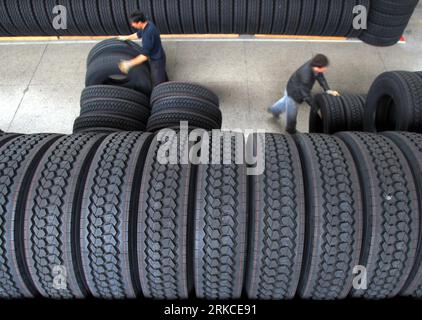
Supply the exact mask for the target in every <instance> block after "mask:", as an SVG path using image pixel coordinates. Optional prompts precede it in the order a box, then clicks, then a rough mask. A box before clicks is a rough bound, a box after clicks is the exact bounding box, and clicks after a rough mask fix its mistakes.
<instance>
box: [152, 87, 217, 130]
mask: <svg viewBox="0 0 422 320" xmlns="http://www.w3.org/2000/svg"><path fill="white" fill-rule="evenodd" d="M181 122H187V125H188V126H189V128H191V129H194V128H201V129H205V130H212V129H221V124H222V115H221V110H220V108H219V99H218V97H217V95H216V94H215V93H214V92H212V91H211V90H209V89H207V88H205V87H203V86H201V85H198V84H194V83H186V82H176V81H171V82H166V83H162V84H160V85H158V86H156V87H155V88H154V90H153V92H152V95H151V116H150V118H149V120H148V125H147V131H149V132H155V131H158V130H161V129H165V128H173V127H179V126H180V125H181Z"/></svg>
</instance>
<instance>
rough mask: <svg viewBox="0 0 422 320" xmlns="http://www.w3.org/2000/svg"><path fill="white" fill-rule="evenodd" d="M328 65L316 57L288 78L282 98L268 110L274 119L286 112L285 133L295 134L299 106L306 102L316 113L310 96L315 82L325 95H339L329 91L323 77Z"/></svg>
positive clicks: (322, 56)
mask: <svg viewBox="0 0 422 320" xmlns="http://www.w3.org/2000/svg"><path fill="white" fill-rule="evenodd" d="M328 65H329V61H328V58H327V57H326V56H324V55H322V54H318V55H316V56H315V57H314V58H312V59H311V60H310V61H308V62H307V63H305V64H304V65H303V66H302V67H300V68H299V69H298V70H297V71H296V72H295V73H294V74H293V76H292V77H291V78H290V80H289V82H288V83H287V89H286V91H285V93H284V97H283V98H281V99H280V100H279V101H277V102H276V103H275V104H274V105H273V106H272V107H270V108H269V109H268V111H269V112H271V113H272V114H273V115H274V116H275V117H276V118H278V117H280V115H281V114H282V113H284V112H286V114H287V116H286V118H287V120H286V131H287V132H288V133H292V134H293V133H296V122H297V113H298V107H299V104H301V103H303V102H306V103H307V104H308V105H309V106H310V107H311V110H312V112H316V108H315V105H314V102H313V99H312V95H311V91H312V88H313V86H314V84H315V81H318V83H319V84H320V85H321V87H322V88H323V89H324V91H325V92H326V93H328V94H331V95H334V96H338V95H339V93H338V92H337V91H333V90H330V87H329V86H328V83H327V80H326V79H325V77H324V72H326V71H327V68H328Z"/></svg>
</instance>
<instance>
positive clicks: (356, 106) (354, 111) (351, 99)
mask: <svg viewBox="0 0 422 320" xmlns="http://www.w3.org/2000/svg"><path fill="white" fill-rule="evenodd" d="M340 99H341V100H342V102H343V106H344V111H345V115H346V123H347V125H346V130H344V131H363V113H364V110H365V101H366V97H365V96H363V95H352V94H350V95H348V94H345V95H341V96H340Z"/></svg>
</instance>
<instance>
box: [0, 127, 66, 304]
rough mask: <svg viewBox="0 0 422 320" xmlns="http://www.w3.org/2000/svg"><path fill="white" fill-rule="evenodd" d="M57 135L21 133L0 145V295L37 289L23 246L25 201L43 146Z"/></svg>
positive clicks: (13, 295)
mask: <svg viewBox="0 0 422 320" xmlns="http://www.w3.org/2000/svg"><path fill="white" fill-rule="evenodd" d="M59 137H60V136H59V135H51V134H37V135H22V136H18V137H15V138H14V139H12V140H9V141H8V142H7V143H6V144H4V145H3V146H2V147H1V148H0V177H1V178H0V190H1V191H2V192H1V193H0V203H1V205H0V217H1V218H0V268H1V281H0V297H1V298H3V299H4V298H7V299H12V298H30V297H34V296H37V295H38V291H37V289H36V287H35V285H34V283H33V281H32V279H31V277H30V273H29V270H28V266H27V264H26V260H25V250H24V248H23V243H24V239H25V237H26V235H27V232H26V231H25V228H24V215H25V204H26V201H27V196H28V189H29V185H30V183H31V179H32V176H33V171H34V170H35V168H36V166H37V165H38V163H39V161H40V159H41V157H42V156H43V154H44V152H45V151H46V149H47V148H48V147H49V146H50V145H51V144H52V143H54V141H55V140H57V139H58V138H59Z"/></svg>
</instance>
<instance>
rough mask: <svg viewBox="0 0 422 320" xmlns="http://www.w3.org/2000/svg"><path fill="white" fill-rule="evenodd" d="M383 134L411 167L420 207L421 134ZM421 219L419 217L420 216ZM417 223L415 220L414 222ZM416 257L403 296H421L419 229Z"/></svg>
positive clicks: (421, 191) (420, 233) (421, 232)
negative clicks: (395, 146)
mask: <svg viewBox="0 0 422 320" xmlns="http://www.w3.org/2000/svg"><path fill="white" fill-rule="evenodd" d="M385 135H386V136H387V137H388V138H390V139H391V140H393V141H394V143H396V145H397V146H398V147H399V148H400V149H401V151H402V152H403V153H404V155H405V157H406V159H407V160H408V162H409V165H410V168H411V169H412V172H413V176H414V178H415V181H416V184H417V190H418V195H419V208H422V135H421V134H417V133H410V132H386V133H385ZM420 219H421V217H420ZM414 223H415V224H416V223H417V222H416V221H415V222H414ZM416 256H417V259H416V262H415V264H414V266H413V269H412V272H411V273H410V276H409V278H408V279H407V281H406V284H405V286H404V288H403V290H402V292H401V294H402V295H404V296H413V297H415V298H419V299H420V298H422V230H421V229H420V230H419V242H418V249H417V255H416Z"/></svg>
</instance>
